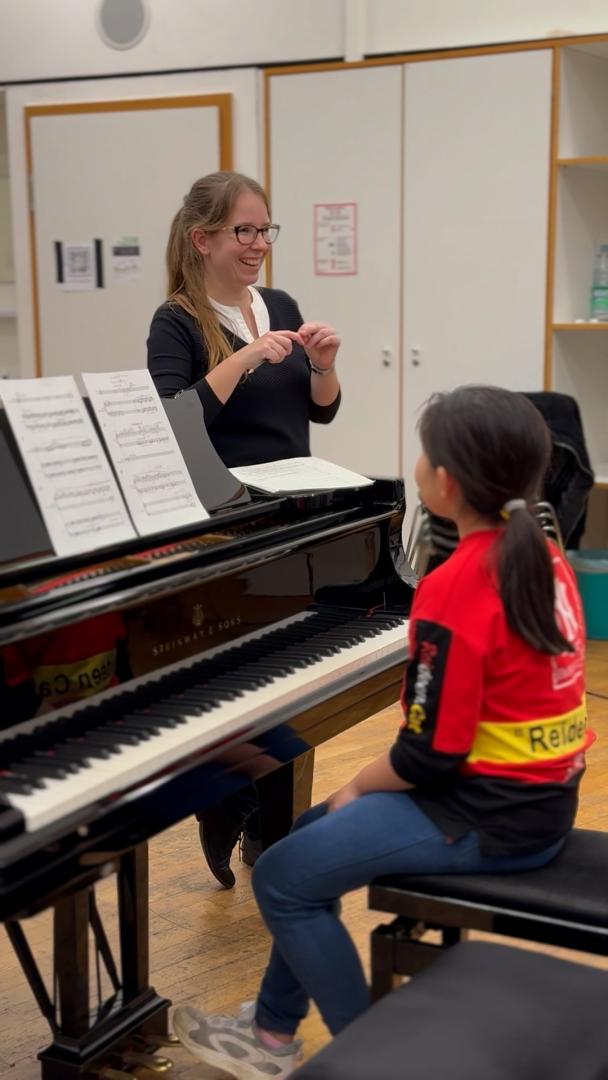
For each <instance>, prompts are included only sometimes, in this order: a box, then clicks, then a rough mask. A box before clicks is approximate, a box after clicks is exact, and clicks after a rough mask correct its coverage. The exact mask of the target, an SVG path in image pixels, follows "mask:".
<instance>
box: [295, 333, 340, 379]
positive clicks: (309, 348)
mask: <svg viewBox="0 0 608 1080" xmlns="http://www.w3.org/2000/svg"><path fill="white" fill-rule="evenodd" d="M299 335H300V338H301V343H302V345H303V346H304V348H305V350H306V355H307V357H308V359H309V360H310V362H311V364H314V366H315V367H318V368H323V369H325V368H331V367H333V365H334V364H335V362H336V354H337V352H338V349H339V348H340V338H339V337H338V335H337V333H336V331H335V330H334V328H333V326H326V325H325V323H320V322H309V323H304V324H303V325H302V326H301V327H300V329H299Z"/></svg>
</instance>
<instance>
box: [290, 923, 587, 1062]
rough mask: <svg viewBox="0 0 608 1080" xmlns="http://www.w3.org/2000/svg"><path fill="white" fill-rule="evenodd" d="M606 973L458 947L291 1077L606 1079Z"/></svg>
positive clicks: (489, 945)
mask: <svg viewBox="0 0 608 1080" xmlns="http://www.w3.org/2000/svg"><path fill="white" fill-rule="evenodd" d="M607 994H608V973H607V972H605V971H597V970H596V969H594V968H590V967H585V965H583V964H575V963H570V962H569V961H567V960H558V959H557V958H556V957H554V956H546V955H543V954H542V953H536V952H530V951H528V950H524V949H516V948H509V947H508V946H506V945H497V944H495V943H494V942H486V941H471V942H464V943H463V944H461V945H457V946H456V947H455V948H454V949H450V950H449V951H448V952H447V953H444V955H443V956H442V957H441V959H440V960H438V961H437V963H436V964H433V966H432V967H431V968H429V969H428V971H423V972H421V974H419V975H417V976H416V978H415V979H412V981H411V982H410V983H408V984H407V985H406V986H403V987H401V989H399V990H395V991H394V992H393V993H391V994H387V995H386V997H383V998H382V1000H381V1001H378V1002H376V1004H375V1005H372V1007H371V1009H368V1011H367V1012H366V1013H364V1014H363V1015H362V1016H360V1017H359V1018H358V1019H357V1020H355V1021H354V1023H352V1024H350V1025H349V1027H347V1028H345V1029H344V1031H342V1032H340V1034H339V1035H337V1036H336V1038H335V1039H334V1040H333V1042H331V1043H330V1044H329V1045H328V1046H326V1047H325V1048H324V1049H323V1050H322V1051H321V1052H320V1053H319V1054H316V1055H315V1057H313V1058H311V1059H310V1061H308V1062H306V1064H305V1065H303V1066H302V1067H301V1068H300V1069H297V1070H296V1072H295V1073H294V1074H293V1080H401V1078H403V1080H406V1078H407V1080H606V1077H608V1030H607V1028H606V995H607Z"/></svg>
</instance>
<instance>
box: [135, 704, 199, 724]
mask: <svg viewBox="0 0 608 1080" xmlns="http://www.w3.org/2000/svg"><path fill="white" fill-rule="evenodd" d="M130 716H135V717H146V716H149V717H152V718H153V719H154V722H155V723H156V724H158V725H159V726H160V727H167V728H176V727H179V725H180V724H184V723H185V720H184V718H183V716H178V715H177V714H176V713H174V712H171V711H170V710H169V709H165V710H164V711H163V709H162V706H160V705H152V706H150V707H149V708H147V709H141V710H140V711H139V712H134V713H128V714H127V715H126V717H125V719H126V720H128V719H129V717H130Z"/></svg>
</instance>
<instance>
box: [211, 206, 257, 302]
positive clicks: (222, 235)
mask: <svg viewBox="0 0 608 1080" xmlns="http://www.w3.org/2000/svg"><path fill="white" fill-rule="evenodd" d="M269 224H270V218H269V216H268V209H267V206H266V203H265V202H264V199H263V198H262V197H261V196H260V195H256V194H255V193H254V192H253V191H242V192H241V194H240V195H238V196H237V198H236V199H235V202H234V206H233V207H232V210H231V211H230V213H229V215H228V218H227V220H226V223H225V226H224V228H223V229H221V230H219V231H217V232H204V231H203V230H201V229H195V230H194V232H193V234H192V242H193V244H194V245H195V247H196V249H197V250H198V251H199V252H200V254H201V255H202V256H203V266H204V273H205V285H206V288H207V291H208V293H209V295H210V296H212V297H213V298H214V299H215V300H219V301H220V302H224V301H225V302H229V300H228V298H229V297H235V296H238V294H240V293H242V292H243V290H244V289H246V288H247V287H248V286H249V285H253V284H255V282H256V281H257V279H258V277H259V275H260V270H261V268H262V263H263V261H264V259H265V257H266V255H267V253H268V250H269V247H270V245H269V244H267V243H266V241H265V240H264V238H263V237H262V234H261V233H258V235H257V238H256V239H255V240H254V241H253V243H251V244H247V245H245V244H242V243H241V242H240V241H239V240H237V237H236V234H235V233H234V232H231V231H230V230H231V228H232V227H234V226H235V225H254V226H255V227H256V228H257V229H262V228H263V227H264V226H265V225H269Z"/></svg>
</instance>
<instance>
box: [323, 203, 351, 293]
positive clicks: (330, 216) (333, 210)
mask: <svg viewBox="0 0 608 1080" xmlns="http://www.w3.org/2000/svg"><path fill="white" fill-rule="evenodd" d="M313 235H314V261H315V274H318V275H334V276H339V275H352V274H356V273H357V204H356V203H354V202H344V203H315V205H314V225H313Z"/></svg>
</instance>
